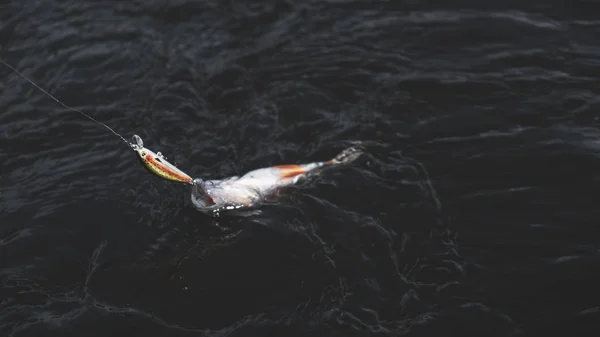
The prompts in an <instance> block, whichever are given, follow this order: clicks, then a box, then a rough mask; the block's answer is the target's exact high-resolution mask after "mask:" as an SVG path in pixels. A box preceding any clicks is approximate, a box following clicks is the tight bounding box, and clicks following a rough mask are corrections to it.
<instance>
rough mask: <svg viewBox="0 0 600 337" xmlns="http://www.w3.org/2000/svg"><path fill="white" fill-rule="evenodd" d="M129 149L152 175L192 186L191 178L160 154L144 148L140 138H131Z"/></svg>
mask: <svg viewBox="0 0 600 337" xmlns="http://www.w3.org/2000/svg"><path fill="white" fill-rule="evenodd" d="M131 147H132V148H133V150H134V151H135V152H137V155H138V158H139V159H140V160H141V162H142V164H144V167H146V169H148V171H150V172H152V173H153V174H155V175H157V176H159V177H161V178H163V179H166V180H169V181H175V182H180V183H188V184H193V183H192V180H193V179H192V177H190V176H189V175H187V174H186V173H185V172H183V171H182V170H180V169H178V168H177V167H175V165H173V164H171V163H169V162H168V161H167V158H165V157H164V156H163V155H162V154H161V153H160V152H158V153H154V152H152V151H151V150H149V149H147V148H145V147H144V142H143V141H142V138H140V136H138V135H134V136H133V143H132V144H131Z"/></svg>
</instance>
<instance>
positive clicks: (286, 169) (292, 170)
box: [274, 165, 308, 179]
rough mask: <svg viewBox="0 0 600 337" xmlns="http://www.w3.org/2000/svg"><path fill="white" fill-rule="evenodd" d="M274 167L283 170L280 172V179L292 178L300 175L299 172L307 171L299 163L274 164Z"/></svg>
mask: <svg viewBox="0 0 600 337" xmlns="http://www.w3.org/2000/svg"><path fill="white" fill-rule="evenodd" d="M274 168H277V169H280V170H282V171H283V172H281V175H280V176H281V179H286V178H293V177H295V176H298V175H301V174H305V173H307V172H308V171H307V170H305V169H304V167H302V166H300V165H278V166H274Z"/></svg>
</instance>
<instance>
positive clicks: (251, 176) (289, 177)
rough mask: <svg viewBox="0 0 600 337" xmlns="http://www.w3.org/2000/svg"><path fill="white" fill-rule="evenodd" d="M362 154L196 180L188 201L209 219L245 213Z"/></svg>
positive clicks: (358, 150)
mask: <svg viewBox="0 0 600 337" xmlns="http://www.w3.org/2000/svg"><path fill="white" fill-rule="evenodd" d="M363 153H364V151H363V149H362V147H361V146H360V145H359V146H356V145H355V146H352V147H349V148H346V149H345V150H343V151H342V152H340V153H339V154H338V155H336V156H335V157H334V158H333V159H331V160H328V161H323V162H312V163H304V164H288V165H276V166H272V167H265V168H259V169H255V170H252V171H250V172H247V173H246V174H244V175H242V176H232V177H229V178H225V179H221V180H202V179H200V178H196V179H193V180H192V192H191V196H190V198H191V202H192V204H193V205H194V207H195V208H196V209H197V210H199V211H200V212H202V213H205V214H208V215H211V216H213V217H219V216H220V215H221V214H228V213H242V212H248V211H249V210H252V209H256V208H258V207H259V206H260V205H261V204H263V203H264V202H265V201H266V200H268V199H269V198H271V197H273V196H274V195H276V194H277V192H278V191H279V189H280V188H282V187H285V186H290V185H293V184H296V183H298V182H299V181H301V180H303V179H306V178H307V177H308V176H309V175H310V174H312V173H315V172H316V171H318V170H319V169H322V168H325V167H331V166H339V165H344V164H349V163H351V162H353V161H355V160H357V159H358V158H359V157H360V156H361V155H362V154H363Z"/></svg>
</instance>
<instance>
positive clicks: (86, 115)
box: [0, 60, 136, 150]
mask: <svg viewBox="0 0 600 337" xmlns="http://www.w3.org/2000/svg"><path fill="white" fill-rule="evenodd" d="M0 62H1V63H2V64H4V65H5V66H7V67H8V68H10V69H11V70H12V71H14V72H15V73H17V74H19V75H20V76H21V77H23V78H24V79H25V80H27V82H29V83H31V84H32V85H33V86H35V87H36V88H38V89H39V90H41V91H42V92H43V93H44V94H46V96H48V97H50V98H52V99H53V100H55V101H56V102H57V103H58V104H60V105H62V106H63V107H65V108H67V109H69V110H71V111H75V112H79V113H80V114H82V115H84V116H85V117H87V118H89V119H90V120H92V122H94V123H96V124H98V125H101V126H104V127H105V128H107V129H108V130H109V131H110V132H112V133H113V134H114V135H116V136H117V137H119V138H121V140H123V141H124V142H125V144H127V146H129V147H131V148H133V149H134V150H135V149H136V145H135V144H132V143H131V142H128V141H127V140H126V139H125V137H123V136H121V135H120V134H119V133H118V132H116V131H115V130H113V129H112V128H111V127H110V126H108V125H106V124H104V123H102V122H100V121H98V120H97V119H95V118H93V117H92V116H90V115H88V114H86V113H85V112H83V111H80V110H77V109H75V108H71V107H70V106H68V105H66V104H65V103H63V102H61V101H60V100H59V99H58V98H56V97H54V96H52V95H51V94H50V93H49V92H47V91H46V90H44V89H43V88H41V87H40V86H39V85H37V84H35V82H33V81H32V80H31V79H29V77H27V76H25V75H24V74H23V73H21V72H20V71H18V70H17V69H15V68H14V67H13V66H11V65H10V64H8V63H6V62H4V61H3V60H0Z"/></svg>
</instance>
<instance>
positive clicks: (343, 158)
mask: <svg viewBox="0 0 600 337" xmlns="http://www.w3.org/2000/svg"><path fill="white" fill-rule="evenodd" d="M363 153H364V149H363V148H362V146H361V145H360V143H359V144H355V145H353V146H351V147H349V148H347V149H345V150H343V151H342V152H340V153H338V154H337V155H336V156H335V157H333V159H331V160H329V161H327V162H326V163H327V164H329V165H339V164H349V163H351V162H353V161H355V160H356V159H358V158H359V157H360V156H361V155H362V154H363Z"/></svg>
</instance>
